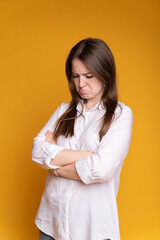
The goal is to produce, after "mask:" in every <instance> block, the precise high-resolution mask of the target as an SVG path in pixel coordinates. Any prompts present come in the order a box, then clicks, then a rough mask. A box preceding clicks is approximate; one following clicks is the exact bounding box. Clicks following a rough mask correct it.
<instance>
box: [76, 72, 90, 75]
mask: <svg viewBox="0 0 160 240" xmlns="http://www.w3.org/2000/svg"><path fill="white" fill-rule="evenodd" d="M72 74H75V75H79V74H78V73H74V72H72ZM87 74H92V72H86V73H83V74H82V75H87Z"/></svg>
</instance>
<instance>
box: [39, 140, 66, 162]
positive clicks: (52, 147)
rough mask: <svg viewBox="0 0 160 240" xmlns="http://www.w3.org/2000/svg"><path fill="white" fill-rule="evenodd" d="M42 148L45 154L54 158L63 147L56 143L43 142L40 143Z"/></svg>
mask: <svg viewBox="0 0 160 240" xmlns="http://www.w3.org/2000/svg"><path fill="white" fill-rule="evenodd" d="M41 148H42V150H43V152H44V153H45V154H47V155H48V156H49V157H50V158H52V159H54V158H55V157H56V155H57V153H59V152H60V151H62V150H63V149H64V148H63V147H60V146H58V145H56V144H52V143H48V142H45V143H43V144H42V147H41Z"/></svg>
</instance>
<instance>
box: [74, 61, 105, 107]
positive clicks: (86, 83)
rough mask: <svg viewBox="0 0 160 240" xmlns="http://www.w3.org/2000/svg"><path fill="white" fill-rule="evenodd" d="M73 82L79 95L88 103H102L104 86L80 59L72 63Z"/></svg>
mask: <svg viewBox="0 0 160 240" xmlns="http://www.w3.org/2000/svg"><path fill="white" fill-rule="evenodd" d="M72 80H73V82H74V85H75V88H76V90H77V92H78V93H79V95H80V96H81V97H82V98H83V99H86V100H87V102H91V103H98V102H99V101H101V98H102V94H103V89H104V84H103V83H102V82H100V81H99V80H98V79H97V78H96V77H95V76H94V75H93V73H92V72H91V71H89V69H88V68H87V67H86V66H85V64H84V63H83V62H82V61H81V60H79V59H78V58H75V59H73V61H72Z"/></svg>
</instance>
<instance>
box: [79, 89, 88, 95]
mask: <svg viewBox="0 0 160 240" xmlns="http://www.w3.org/2000/svg"><path fill="white" fill-rule="evenodd" d="M79 92H80V94H86V93H88V92H87V91H85V90H80V91H79Z"/></svg>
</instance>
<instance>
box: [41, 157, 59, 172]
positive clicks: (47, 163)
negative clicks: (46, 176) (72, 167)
mask: <svg viewBox="0 0 160 240" xmlns="http://www.w3.org/2000/svg"><path fill="white" fill-rule="evenodd" d="M51 160H52V158H51V157H49V156H48V155H47V154H45V153H44V157H43V163H44V166H45V167H46V168H47V169H58V168H60V167H61V166H55V165H52V164H50V163H51Z"/></svg>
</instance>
